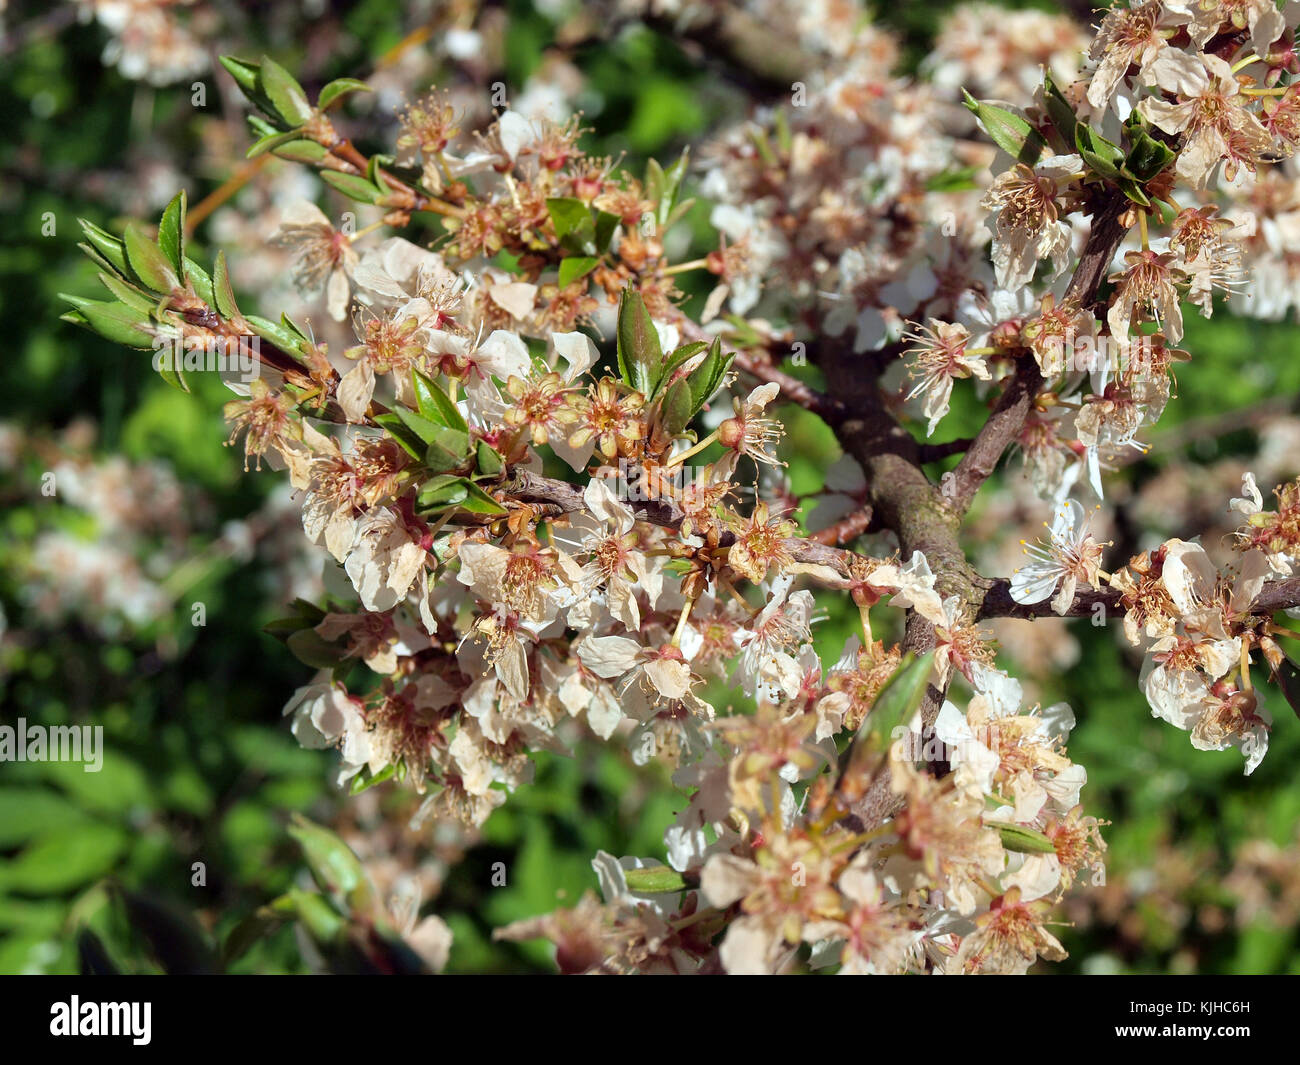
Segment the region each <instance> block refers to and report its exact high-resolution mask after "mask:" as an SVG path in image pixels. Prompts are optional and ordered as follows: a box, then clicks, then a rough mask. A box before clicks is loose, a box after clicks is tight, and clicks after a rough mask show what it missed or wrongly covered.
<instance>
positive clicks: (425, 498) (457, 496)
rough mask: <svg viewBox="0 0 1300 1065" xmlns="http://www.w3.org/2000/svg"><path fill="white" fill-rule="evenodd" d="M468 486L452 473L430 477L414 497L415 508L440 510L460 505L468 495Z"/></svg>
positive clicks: (467, 483) (462, 478)
mask: <svg viewBox="0 0 1300 1065" xmlns="http://www.w3.org/2000/svg"><path fill="white" fill-rule="evenodd" d="M469 485H470V483H469V481H467V480H465V478H464V477H457V476H456V475H455V474H454V473H444V474H440V475H438V476H437V477H432V478H430V479H429V480H427V481H425V482H424V484H422V485H421V486H420V492H419V494H418V495H417V496H416V497H415V502H416V506H417V507H418V508H419V509H421V510H425V509H428V508H431V507H438V508H439V509H441V508H444V507H448V506H454V505H456V504H457V503H462V502H464V500H465V499H466V497H467V496H468V495H469Z"/></svg>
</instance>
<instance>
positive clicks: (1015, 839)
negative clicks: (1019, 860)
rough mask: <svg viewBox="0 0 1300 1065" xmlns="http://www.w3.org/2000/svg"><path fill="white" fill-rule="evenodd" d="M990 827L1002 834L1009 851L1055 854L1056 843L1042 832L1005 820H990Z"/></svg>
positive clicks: (1003, 842)
mask: <svg viewBox="0 0 1300 1065" xmlns="http://www.w3.org/2000/svg"><path fill="white" fill-rule="evenodd" d="M988 825H989V828H996V829H997V830H998V832H999V834H1000V835H1001V836H1002V846H1003V847H1004V848H1006V849H1007V850H1009V851H1016V852H1018V853H1020V854H1055V853H1056V844H1054V843H1053V842H1052V841H1051V840H1050V839H1048V838H1047V837H1046V836H1045V835H1043V834H1042V833H1041V832H1039V831H1037V830H1035V829H1032V828H1026V827H1025V826H1024V825H1013V824H1008V823H1006V822H1003V821H990V822H989V823H988Z"/></svg>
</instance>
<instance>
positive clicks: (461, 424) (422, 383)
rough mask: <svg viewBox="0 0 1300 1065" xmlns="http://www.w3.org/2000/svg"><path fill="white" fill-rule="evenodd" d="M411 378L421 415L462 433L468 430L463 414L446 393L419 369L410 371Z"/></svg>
mask: <svg viewBox="0 0 1300 1065" xmlns="http://www.w3.org/2000/svg"><path fill="white" fill-rule="evenodd" d="M411 379H412V382H413V383H414V385H415V402H416V404H417V405H418V406H419V408H420V414H421V415H422V416H423V417H425V418H427V419H428V420H429V421H432V422H436V423H438V424H439V425H445V426H446V427H447V428H449V429H459V430H460V431H461V432H463V433H464V432H468V431H469V426H468V425H467V424H466V422H465V416H464V415H463V414H461V412H460V408H459V407H457V406H456V404H455V403H453V402H452V401H451V397H450V396H448V395H447V393H445V392H444V391H443V390H442V389H441V388H439V387H438V386H437V385H435V384H434V383H433V381H431V380H430V379H429V378H428V377H426V376H425V375H424V374H422V373H420V371H419V370H412V371H411ZM426 443H427V441H426Z"/></svg>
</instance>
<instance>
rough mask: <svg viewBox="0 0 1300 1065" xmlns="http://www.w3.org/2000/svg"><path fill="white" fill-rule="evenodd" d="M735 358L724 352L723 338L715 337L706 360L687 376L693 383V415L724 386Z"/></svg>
mask: <svg viewBox="0 0 1300 1065" xmlns="http://www.w3.org/2000/svg"><path fill="white" fill-rule="evenodd" d="M734 360H735V355H723V354H722V340H721V338H719V337H714V338H713V343H712V344H710V345H709V353H708V354H707V355H706V356H705V357H704V361H703V362H701V363H700V365H699V366H697V367H696V368H695V369H694V370H693V371H692V372H691V375H690V377H689V378H687V380H689V381H690V383H691V403H692V409H691V417H694V416H695V414H696V412H697V411H699V410H700V409H701V408H702V407H703V406H704V404H706V403H708V402H709V400H710V399H712V398H713V394H714V393H715V392H717V390H718V389H719V388H720V387H721V386H722V381H723V378H725V377H726V376H727V371H728V370H729V369H731V364H732V362H733V361H734Z"/></svg>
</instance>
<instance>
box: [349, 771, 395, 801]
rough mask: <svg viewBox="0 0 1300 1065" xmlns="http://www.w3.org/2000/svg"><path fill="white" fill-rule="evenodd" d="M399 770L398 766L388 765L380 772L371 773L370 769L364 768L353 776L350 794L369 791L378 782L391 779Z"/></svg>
mask: <svg viewBox="0 0 1300 1065" xmlns="http://www.w3.org/2000/svg"><path fill="white" fill-rule="evenodd" d="M396 772H397V766H395V765H386V766H384V768H383V769H381V770H380V771H379V772H378V773H375V774H373V775H372V774H371V772H370V770H369V769H363V770H362V771H361V772H360V773H358V774H357V775H356V776H355V777H353V778H352V787H350V788H349V789H348V794H349V795H360V794H361V793H362V792H363V791H369V790H370V789H371V788H373V787H374V786H375V785H376V784H382V783H383V782H384V781H385V780H391V779H392V777H393V774H394V773H396Z"/></svg>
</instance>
